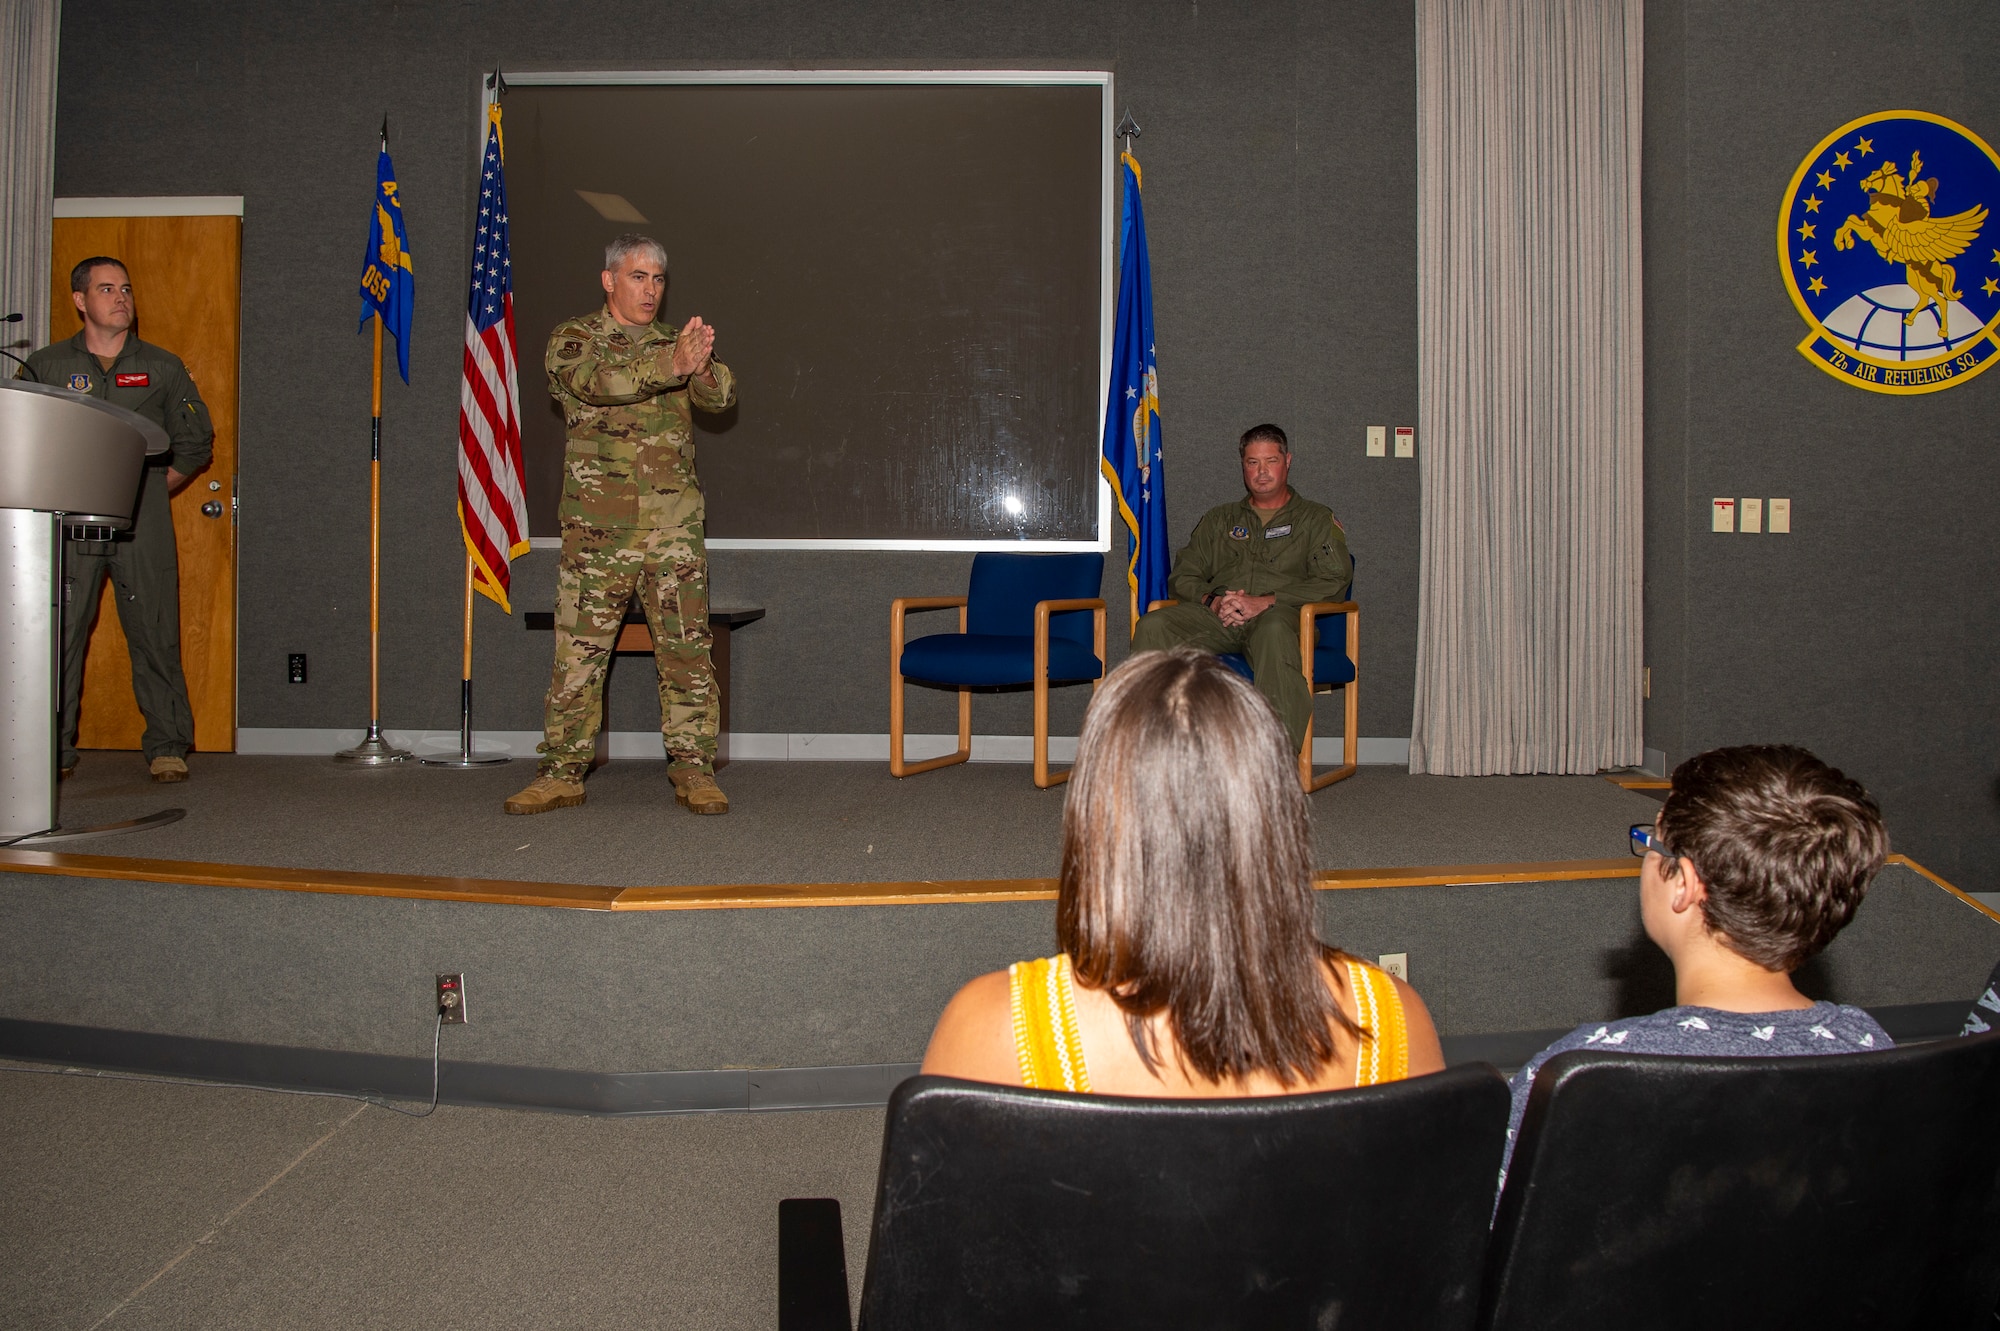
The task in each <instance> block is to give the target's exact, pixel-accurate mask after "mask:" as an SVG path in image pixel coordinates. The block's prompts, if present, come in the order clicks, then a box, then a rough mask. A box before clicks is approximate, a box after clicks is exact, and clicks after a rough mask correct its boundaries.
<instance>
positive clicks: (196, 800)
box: [60, 752, 1659, 887]
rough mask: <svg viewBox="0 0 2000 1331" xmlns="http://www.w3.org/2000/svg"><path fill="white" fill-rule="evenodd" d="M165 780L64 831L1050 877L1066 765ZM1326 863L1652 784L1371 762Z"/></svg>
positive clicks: (301, 767) (135, 851)
mask: <svg viewBox="0 0 2000 1331" xmlns="http://www.w3.org/2000/svg"><path fill="white" fill-rule="evenodd" d="M189 762H190V764H191V768H192V771H193V779H192V780H190V781H188V782H186V783H184V784H180V785H155V784H154V783H153V782H151V781H150V780H148V779H147V776H146V768H145V764H144V763H143V762H142V761H141V760H140V758H139V756H138V755H137V754H132V753H108V752H92V753H87V754H85V755H84V759H83V762H82V763H81V765H80V766H79V767H78V769H77V772H76V775H75V776H73V777H71V778H70V779H69V780H68V781H66V782H64V783H63V786H62V808H61V820H62V822H63V824H64V825H66V826H91V825H96V824H101V823H108V822H115V821H119V820H122V819H127V818H133V817H138V816H141V815H143V814H147V813H151V812H153V811H154V810H157V809H160V808H165V807H169V806H179V807H184V808H186V810H187V817H186V818H185V819H183V820H182V821H181V822H179V823H176V824H173V825H172V826H169V827H165V828H161V829H159V830H155V831H147V832H141V833H135V834H132V835H130V836H123V837H113V838H105V839H102V840H89V841H78V842H75V843H71V844H68V845H64V846H62V847H60V849H63V850H66V851H67V850H74V851H77V852H80V853H86V854H90V855H110V856H118V857H120V858H141V859H160V860H176V861H187V860H195V861H206V862H210V863H215V864H231V865H264V866H272V867H278V868H290V869H343V870H351V871H358V872H364V873H392V874H426V875H435V876H442V877H456V878H489V879H502V880H528V881H534V882H543V883H565V884H584V885H591V886H600V887H656V886H682V885H702V884H753V883H773V884H780V883H781V884H802V883H805V884H816V883H865V882H881V881H941V880H951V879H975V880H991V879H1015V878H1043V877H1049V876H1052V875H1054V874H1055V872H1056V871H1057V868H1058V857H1059V853H1060V844H1061V836H1062V807H1063V791H1064V788H1063V787H1061V786H1058V787H1055V788H1054V789H1051V790H1037V789H1036V788H1035V785H1034V783H1033V781H1031V780H1030V779H1029V776H1028V768H1027V767H1026V766H1025V765H1023V764H1017V763H966V764H962V765H960V766H956V767H950V768H946V769H943V770H941V771H937V772H927V773H924V774H923V775H921V776H914V777H909V778H907V779H904V780H897V779H896V778H895V777H892V776H890V775H889V769H888V766H887V764H885V763H825V762H811V763H782V762H742V761H739V762H735V763H731V764H730V765H729V766H728V767H727V768H725V769H724V770H723V772H722V773H721V775H720V778H719V779H720V780H721V782H722V785H723V788H724V789H725V790H726V791H728V793H729V799H730V811H729V813H728V814H727V815H725V816H723V817H706V818H702V817H695V816H693V815H691V814H689V813H688V812H687V811H686V810H684V809H682V808H680V807H679V806H678V805H676V804H675V803H674V796H673V789H672V786H671V784H670V783H669V782H668V780H667V771H666V765H665V764H664V763H661V762H647V761H630V762H613V763H609V764H606V765H605V766H603V767H601V768H599V769H598V770H597V771H596V772H595V773H593V774H592V775H591V777H590V780H589V782H588V783H587V784H586V787H585V789H586V790H587V791H588V793H589V798H588V800H587V802H586V803H585V804H584V805H583V806H582V807H581V808H576V809H561V810H558V811H556V812H554V813H548V814H538V815H535V816H533V817H525V818H524V817H510V816H508V815H506V814H504V813H502V812H501V810H500V804H501V801H502V800H504V799H505V798H506V797H507V796H508V795H510V794H512V793H514V792H515V791H516V790H519V789H520V788H521V787H523V786H525V785H526V784H527V783H528V782H529V781H530V780H532V779H533V778H534V765H533V764H532V763H531V762H527V761H516V762H511V763H507V764H505V765H502V766H496V767H487V768H473V769H465V770H451V769H440V768H429V767H421V766H418V765H417V764H414V763H406V764H401V765H399V766H395V767H389V768H381V769H363V768H355V767H351V766H346V765H343V764H339V763H335V762H332V761H330V760H328V759H326V758H307V757H270V756H239V755H235V754H194V755H191V756H190V759H189ZM1312 808H1313V816H1314V826H1315V833H1316V838H1317V842H1318V861H1317V862H1318V864H1319V866H1320V867H1322V868H1326V869H1363V868H1393V867H1397V866H1403V865H1424V864H1468V863H1475V864H1483V863H1493V862H1501V861H1508V862H1512V861H1529V862H1537V861H1545V860H1571V859H1587V858H1596V857H1600V856H1622V855H1625V854H1626V828H1627V827H1629V826H1630V825H1631V824H1633V823H1636V822H1650V821H1652V818H1653V815H1654V814H1655V813H1656V812H1657V811H1658V808H1659V805H1658V803H1657V802H1656V801H1655V800H1652V799H1648V798H1647V797H1646V796H1645V795H1643V794H1636V793H1633V792H1630V791H1626V790H1622V789H1620V788H1619V787H1617V786H1615V785H1613V784H1611V783H1610V782H1608V781H1604V780H1602V779H1599V778H1596V777H1556V776H1543V777H1506V778H1498V779H1481V780H1464V779H1456V778H1451V777H1425V776H1411V775H1410V774H1409V773H1408V772H1406V771H1404V770H1402V769H1400V768H1393V767H1364V768H1362V769H1361V770H1360V771H1359V772H1357V773H1356V774H1355V775H1354V776H1353V777H1351V778H1349V779H1348V780H1346V781H1342V782H1337V783H1336V784H1334V785H1332V786H1329V787H1328V788H1326V789H1325V790H1322V791H1320V792H1318V793H1317V794H1315V795H1314V796H1313V797H1312Z"/></svg>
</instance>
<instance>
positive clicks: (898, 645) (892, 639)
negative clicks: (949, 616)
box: [889, 596, 966, 678]
mask: <svg viewBox="0 0 2000 1331" xmlns="http://www.w3.org/2000/svg"><path fill="white" fill-rule="evenodd" d="M954 606H956V607H957V608H958V631H959V632H960V633H963V632H965V616H966V598H965V597H963V596H898V597H897V598H896V599H895V600H893V601H891V602H889V668H890V670H891V671H892V672H894V671H896V670H897V664H898V663H899V662H900V661H901V660H902V659H903V616H904V615H905V614H907V613H908V612H909V611H911V610H949V609H951V608H952V607H954ZM897 677H898V678H901V676H900V675H898V676H897Z"/></svg>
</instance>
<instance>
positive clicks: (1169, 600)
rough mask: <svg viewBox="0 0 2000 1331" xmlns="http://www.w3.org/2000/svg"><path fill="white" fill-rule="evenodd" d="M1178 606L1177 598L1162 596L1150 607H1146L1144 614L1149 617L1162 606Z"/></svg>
mask: <svg viewBox="0 0 2000 1331" xmlns="http://www.w3.org/2000/svg"><path fill="white" fill-rule="evenodd" d="M1179 604H1180V601H1179V599H1178V598H1176V597H1172V596H1163V597H1161V598H1160V599H1159V600H1157V601H1154V602H1153V603H1152V604H1151V605H1149V606H1147V607H1146V613H1147V614H1149V615H1150V614H1152V613H1153V612H1154V611H1155V610H1158V609H1160V608H1161V607H1163V606H1169V605H1179Z"/></svg>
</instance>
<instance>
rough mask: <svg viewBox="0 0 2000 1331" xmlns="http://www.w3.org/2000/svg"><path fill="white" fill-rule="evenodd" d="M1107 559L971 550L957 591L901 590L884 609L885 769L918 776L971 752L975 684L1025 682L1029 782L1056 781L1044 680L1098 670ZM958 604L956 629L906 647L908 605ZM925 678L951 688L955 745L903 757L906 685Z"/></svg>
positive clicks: (1063, 776) (1098, 673) (1060, 777)
mask: <svg viewBox="0 0 2000 1331" xmlns="http://www.w3.org/2000/svg"><path fill="white" fill-rule="evenodd" d="M1103 582H1104V556H1103V555H1101V554H1096V553H1089V554H1053V555H1031V554H1014V553H1011V552H1006V551H1001V552H987V553H982V554H978V555H974V556H973V559H972V579H971V582H970V584H969V585H968V586H967V588H966V594H965V595H964V596H905V597H899V598H897V599H896V600H895V601H892V602H891V603H890V606H889V771H890V773H891V774H892V775H894V776H899V777H901V776H915V775H916V774H917V773H919V772H928V771H931V770H932V769H934V768H938V767H946V766H949V765H951V764H953V763H962V762H964V761H966V760H967V759H968V758H970V757H971V756H972V692H971V691H972V690H973V689H976V688H1005V687H1008V686H1010V685H1023V684H1025V685H1031V686H1032V687H1033V688H1034V691H1035V730H1034V745H1035V748H1034V759H1035V784H1036V785H1038V786H1042V787H1048V786H1053V785H1058V784H1060V783H1061V782H1063V781H1065V780H1067V779H1068V774H1067V773H1056V774H1053V775H1052V774H1051V773H1050V772H1049V763H1048V747H1049V739H1048V737H1049V686H1050V685H1051V684H1057V683H1066V682H1078V681H1082V680H1089V681H1091V683H1092V685H1093V686H1094V685H1095V684H1096V682H1097V681H1098V680H1099V679H1101V678H1103V675H1104V601H1103V599H1102V598H1101V597H1100V596H1099V592H1100V591H1102V589H1103ZM951 607H956V608H957V609H958V612H959V617H958V622H959V631H958V632H956V633H933V634H929V635H927V636H925V637H921V638H917V639H915V640H914V641H911V642H910V643H909V644H908V645H907V646H906V645H905V644H904V631H903V630H904V623H905V619H906V617H907V616H908V614H909V613H910V612H911V611H913V610H914V611H923V610H942V609H947V608H951ZM911 679H915V680H922V681H923V682H925V683H929V684H943V685H946V686H949V687H956V688H957V689H958V691H959V692H958V749H957V751H956V752H954V753H949V754H946V755H945V756H943V757H941V758H932V759H927V760H925V761H922V762H908V761H906V760H905V759H904V757H903V685H904V681H905V680H911Z"/></svg>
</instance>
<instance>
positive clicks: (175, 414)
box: [16, 332, 215, 768]
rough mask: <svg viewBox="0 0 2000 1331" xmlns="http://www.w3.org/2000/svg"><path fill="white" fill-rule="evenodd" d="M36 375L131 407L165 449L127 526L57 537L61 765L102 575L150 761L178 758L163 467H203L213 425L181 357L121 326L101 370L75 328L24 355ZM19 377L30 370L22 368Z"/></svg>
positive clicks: (178, 703)
mask: <svg viewBox="0 0 2000 1331" xmlns="http://www.w3.org/2000/svg"><path fill="white" fill-rule="evenodd" d="M28 366H29V369H31V370H32V371H33V372H34V373H33V377H34V378H35V379H38V380H40V381H41V382H42V383H45V384H54V385H56V386H57V387H62V388H69V389H73V390H74V391H76V392H79V393H87V394H89V395H90V396H91V397H94V398H97V399H98V400H99V401H102V402H109V403H110V404H111V405H112V406H114V407H124V408H125V409H126V410H128V411H134V412H137V413H138V414H139V415H141V416H144V417H145V418H146V419H147V420H149V421H152V422H153V423H154V424H156V425H158V426H160V427H161V428H162V429H164V430H165V431H166V432H167V440H168V442H169V443H170V444H171V448H170V449H169V451H168V452H167V453H166V454H165V455H163V456H161V457H155V458H148V459H147V461H146V469H145V472H144V474H143V479H142V480H141V481H140V484H139V502H138V507H137V508H136V509H134V511H133V513H132V528H131V530H130V531H123V532H119V533H117V535H116V536H115V538H114V539H112V540H109V541H65V542H63V546H64V551H63V556H64V557H63V644H62V716H61V732H62V739H61V752H60V754H59V756H58V759H57V761H58V765H60V766H61V767H63V768H71V767H74V766H76V761H77V754H76V732H77V709H78V706H79V703H80V702H81V700H82V697H83V655H84V650H85V648H87V647H88V646H89V644H90V631H91V629H92V628H93V627H94V626H95V625H96V623H97V600H98V594H99V591H100V589H102V588H103V586H104V580H105V578H107V577H108V578H110V579H111V583H112V586H113V587H114V588H116V589H117V594H116V598H115V599H116V601H117V603H118V623H119V624H120V626H121V627H123V628H124V630H125V641H126V644H127V645H128V646H129V648H130V650H131V655H132V694H133V697H134V698H135V699H136V700H137V702H138V704H139V712H140V714H141V715H142V716H144V717H145V718H146V733H145V735H144V737H143V738H142V739H141V740H140V745H141V747H142V748H143V749H144V750H145V754H146V761H147V762H151V761H152V760H153V759H155V758H179V757H182V756H184V755H185V754H186V753H187V751H188V750H189V749H190V748H192V747H193V746H194V712H193V711H192V710H191V709H190V708H189V707H188V692H187V676H186V674H185V673H184V672H183V671H182V669H181V578H180V556H179V555H178V554H177V553H176V551H175V549H174V515H173V510H172V509H171V508H170V507H169V503H168V494H167V468H168V467H169V466H171V467H172V468H173V469H174V470H175V471H178V472H180V473H181V474H182V475H183V476H191V475H193V474H194V473H195V472H197V471H200V470H201V469H202V468H203V467H206V466H207V465H208V460H209V458H210V457H211V456H212V455H213V452H214V450H213V448H212V447H211V445H212V444H213V443H214V440H215V428H214V426H213V425H211V424H210V423H209V419H208V405H207V404H206V403H204V402H203V401H202V400H201V394H200V392H198V391H197V390H196V388H195V386H194V380H193V379H191V378H189V377H188V372H187V367H186V366H185V365H183V364H181V358H180V357H179V356H176V355H174V354H173V353H172V352H171V351H166V350H163V349H161V348H159V347H156V346H154V345H153V344H152V343H150V342H141V341H140V340H139V339H138V338H137V337H134V336H132V335H131V334H129V333H128V334H126V337H125V345H124V346H123V347H122V348H120V350H119V352H118V356H117V358H116V359H115V360H114V361H113V362H112V365H111V368H110V369H109V370H106V369H105V368H104V367H103V366H102V365H101V364H99V363H98V360H97V357H95V356H93V355H91V354H90V352H89V351H88V350H87V349H86V348H85V347H84V343H83V334H82V333H81V332H79V333H78V334H77V335H76V336H75V337H73V338H71V339H69V341H67V342H53V343H50V344H49V345H48V346H46V347H43V348H42V349H41V350H40V351H37V352H35V353H34V354H33V355H31V356H29V357H28ZM16 377H17V378H25V377H28V376H27V375H26V374H25V372H24V373H22V374H19V375H17V376H16Z"/></svg>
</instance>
